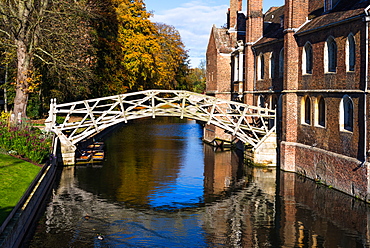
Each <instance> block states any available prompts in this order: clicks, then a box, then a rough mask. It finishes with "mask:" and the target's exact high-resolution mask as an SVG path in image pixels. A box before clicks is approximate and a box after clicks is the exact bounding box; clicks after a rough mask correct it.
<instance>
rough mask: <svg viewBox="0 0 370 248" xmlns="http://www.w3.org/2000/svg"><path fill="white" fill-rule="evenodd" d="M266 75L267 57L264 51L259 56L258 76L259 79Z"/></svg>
mask: <svg viewBox="0 0 370 248" xmlns="http://www.w3.org/2000/svg"><path fill="white" fill-rule="evenodd" d="M264 77H265V59H264V56H263V54H262V53H260V55H259V56H258V57H257V78H258V80H261V79H264Z"/></svg>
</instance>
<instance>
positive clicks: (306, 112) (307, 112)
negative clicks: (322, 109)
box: [301, 96, 311, 125]
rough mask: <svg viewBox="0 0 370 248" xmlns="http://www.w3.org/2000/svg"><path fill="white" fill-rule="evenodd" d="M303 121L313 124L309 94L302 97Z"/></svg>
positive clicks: (303, 122)
mask: <svg viewBox="0 0 370 248" xmlns="http://www.w3.org/2000/svg"><path fill="white" fill-rule="evenodd" d="M301 122H302V124H307V125H310V124H311V100H310V98H309V97H308V96H305V97H303V98H302V102H301Z"/></svg>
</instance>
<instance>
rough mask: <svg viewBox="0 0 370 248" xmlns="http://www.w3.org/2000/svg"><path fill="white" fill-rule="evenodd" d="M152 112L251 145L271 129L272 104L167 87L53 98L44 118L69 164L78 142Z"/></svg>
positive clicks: (273, 111) (260, 140) (273, 123)
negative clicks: (213, 129) (83, 97)
mask: <svg viewBox="0 0 370 248" xmlns="http://www.w3.org/2000/svg"><path fill="white" fill-rule="evenodd" d="M156 116H176V117H180V118H191V119H194V120H198V121H201V122H203V123H206V124H212V125H214V126H217V127H219V128H221V129H223V130H225V132H226V133H229V134H231V135H233V136H234V137H235V138H234V141H237V140H239V141H241V142H243V143H244V144H246V145H249V146H251V147H252V148H253V149H257V148H258V147H260V145H261V144H262V143H263V142H264V141H265V140H266V138H268V137H269V136H270V135H271V134H273V133H275V121H274V119H275V110H271V109H268V108H262V107H256V106H251V105H246V104H242V103H238V102H232V101H227V100H222V99H218V98H215V97H211V96H207V95H202V94H197V93H194V92H189V91H172V90H146V91H139V92H134V93H127V94H122V95H116V96H110V97H103V98H96V99H90V100H84V101H78V102H71V103H63V104H56V102H55V99H54V100H53V101H52V103H51V105H50V112H49V118H48V119H47V120H46V122H45V124H46V128H47V130H49V131H53V132H55V133H56V134H57V135H58V137H59V139H60V141H61V144H62V153H63V160H64V162H65V164H73V163H74V152H75V150H76V144H77V143H78V142H80V141H82V140H84V139H86V138H88V137H91V136H93V135H95V134H97V133H99V132H101V131H103V130H105V129H106V128H108V127H111V126H114V125H116V124H119V123H121V122H128V121H129V120H133V119H139V118H146V117H152V118H155V117H156Z"/></svg>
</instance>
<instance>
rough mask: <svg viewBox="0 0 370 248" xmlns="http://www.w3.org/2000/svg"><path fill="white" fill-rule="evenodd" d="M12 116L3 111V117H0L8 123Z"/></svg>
mask: <svg viewBox="0 0 370 248" xmlns="http://www.w3.org/2000/svg"><path fill="white" fill-rule="evenodd" d="M10 115H11V113H10V112H4V111H2V112H1V115H0V120H5V121H8V120H9V119H10Z"/></svg>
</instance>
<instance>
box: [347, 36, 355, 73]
mask: <svg viewBox="0 0 370 248" xmlns="http://www.w3.org/2000/svg"><path fill="white" fill-rule="evenodd" d="M355 63H356V44H355V38H354V37H353V34H349V35H348V37H347V42H346V66H347V71H354V70H355Z"/></svg>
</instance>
